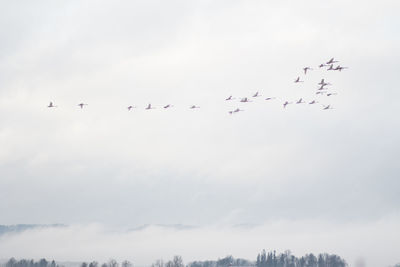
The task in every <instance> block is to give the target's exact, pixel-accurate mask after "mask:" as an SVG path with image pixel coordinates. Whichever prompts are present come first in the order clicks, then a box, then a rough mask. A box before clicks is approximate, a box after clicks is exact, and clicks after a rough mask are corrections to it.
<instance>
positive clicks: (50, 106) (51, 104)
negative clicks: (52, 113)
mask: <svg viewBox="0 0 400 267" xmlns="http://www.w3.org/2000/svg"><path fill="white" fill-rule="evenodd" d="M47 107H48V108H56V107H57V106H54V104H53V102H50V104H49V105H48V106H47Z"/></svg>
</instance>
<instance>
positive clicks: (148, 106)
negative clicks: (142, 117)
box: [145, 104, 155, 110]
mask: <svg viewBox="0 0 400 267" xmlns="http://www.w3.org/2000/svg"><path fill="white" fill-rule="evenodd" d="M145 109H147V110H148V109H155V108H154V107H152V106H151V104H149V105H147V107H146V108H145Z"/></svg>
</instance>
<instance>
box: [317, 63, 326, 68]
mask: <svg viewBox="0 0 400 267" xmlns="http://www.w3.org/2000/svg"><path fill="white" fill-rule="evenodd" d="M325 66H326V65H325V64H320V65H319V66H318V67H319V68H323V67H325Z"/></svg>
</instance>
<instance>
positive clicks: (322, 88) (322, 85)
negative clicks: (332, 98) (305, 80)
mask: <svg viewBox="0 0 400 267" xmlns="http://www.w3.org/2000/svg"><path fill="white" fill-rule="evenodd" d="M325 86H326V84H321V87H320V88H318V89H317V90H324V89H327V88H324V87H325Z"/></svg>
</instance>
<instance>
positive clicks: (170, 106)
mask: <svg viewBox="0 0 400 267" xmlns="http://www.w3.org/2000/svg"><path fill="white" fill-rule="evenodd" d="M172 107H173V105H170V104H168V105H166V106H164V107H163V108H165V109H167V108H172Z"/></svg>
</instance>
